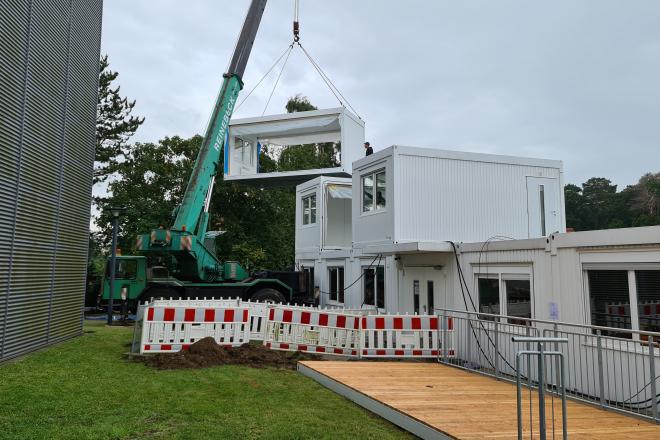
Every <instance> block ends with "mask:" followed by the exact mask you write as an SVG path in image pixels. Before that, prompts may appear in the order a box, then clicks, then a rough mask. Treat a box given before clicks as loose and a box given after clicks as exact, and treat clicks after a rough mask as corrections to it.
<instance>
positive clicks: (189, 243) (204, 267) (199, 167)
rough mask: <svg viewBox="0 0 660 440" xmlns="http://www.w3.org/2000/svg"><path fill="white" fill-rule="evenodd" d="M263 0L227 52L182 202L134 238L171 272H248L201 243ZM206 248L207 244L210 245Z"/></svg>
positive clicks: (228, 275)
mask: <svg viewBox="0 0 660 440" xmlns="http://www.w3.org/2000/svg"><path fill="white" fill-rule="evenodd" d="M266 1H267V0H252V2H251V3H250V8H249V9H248V13H247V16H246V18H245V22H244V23H243V28H242V29H241V34H240V36H239V39H238V42H237V43H236V48H235V50H234V54H233V56H232V60H231V63H230V64H229V69H228V71H227V73H225V74H224V75H223V77H224V80H223V84H222V88H221V89H220V93H219V94H218V97H217V99H216V103H215V107H214V109H213V114H212V116H211V120H210V121H209V125H208V127H207V129H206V133H205V135H204V141H203V143H202V147H201V148H200V150H199V153H198V154H197V160H196V161H195V166H194V167H193V171H192V175H191V177H190V180H189V181H188V186H187V187H186V192H185V194H184V197H183V201H182V203H181V205H180V206H179V207H178V208H177V211H176V218H175V220H174V225H173V226H172V228H171V229H170V230H164V229H156V230H153V231H152V232H151V234H148V235H142V236H140V237H138V241H137V249H138V250H140V251H143V252H153V253H159V254H165V255H169V256H171V257H172V258H174V260H175V266H176V270H175V274H176V276H177V277H178V278H180V279H185V280H189V281H199V280H201V281H208V282H214V281H223V280H242V279H245V278H247V276H248V274H247V272H246V271H245V270H244V269H243V268H242V267H240V265H238V264H237V263H225V264H223V263H221V262H220V261H219V260H218V259H217V257H216V256H215V252H214V249H209V248H207V247H206V246H205V245H204V239H205V235H206V232H207V227H208V220H209V219H208V207H209V203H210V198H211V194H212V191H213V183H214V180H215V176H216V174H217V172H218V168H219V167H218V165H219V161H220V155H221V153H222V147H223V145H224V142H225V136H226V134H227V129H228V127H229V120H230V119H231V116H232V113H233V111H234V107H235V105H236V100H237V99H238V94H239V93H240V91H241V89H242V88H243V81H242V77H243V73H244V72H245V66H246V64H247V61H248V58H249V57H250V51H251V50H252V45H253V44H254V40H255V38H256V35H257V30H258V29H259V24H260V22H261V17H262V16H263V12H264V9H265V7H266ZM210 247H211V246H210Z"/></svg>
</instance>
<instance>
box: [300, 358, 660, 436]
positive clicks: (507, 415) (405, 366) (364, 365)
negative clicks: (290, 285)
mask: <svg viewBox="0 0 660 440" xmlns="http://www.w3.org/2000/svg"><path fill="white" fill-rule="evenodd" d="M300 364H302V365H303V367H306V368H307V369H310V370H313V371H314V372H316V373H317V374H318V373H320V375H321V376H325V378H328V379H330V380H332V381H334V382H338V383H340V384H343V385H345V386H347V387H350V388H351V389H352V390H353V391H357V392H359V393H361V394H362V395H365V396H367V397H368V398H371V399H373V400H376V401H378V402H380V403H381V404H384V405H386V406H387V407H389V408H391V409H393V410H396V412H399V413H403V414H405V415H407V416H408V417H410V418H412V419H415V420H416V421H418V422H422V423H423V424H425V425H427V426H429V427H432V428H434V429H435V430H437V431H439V432H441V433H443V434H445V438H446V437H450V438H457V439H514V438H516V437H517V417H516V386H515V384H512V383H509V382H504V381H497V380H495V379H492V378H490V377H486V376H483V375H480V374H476V373H470V372H468V371H465V370H461V369H458V368H454V367H449V366H445V365H440V364H435V363H418V362H359V361H305V362H301V363H300ZM303 369H304V368H303ZM523 396H524V401H523V403H524V405H525V406H524V408H526V411H524V412H523V417H524V418H527V421H526V424H525V431H526V432H527V435H526V437H525V438H530V437H529V403H530V402H529V398H530V395H529V391H528V390H525V392H524V393H523ZM531 397H532V403H533V414H534V418H533V423H534V425H535V426H536V429H535V431H536V433H535V435H534V438H538V405H536V404H537V403H538V400H537V399H538V396H537V395H536V393H533V394H532V396H531ZM547 400H548V402H547V403H546V406H547V408H546V413H547V414H548V419H550V415H551V411H552V403H551V401H550V398H549V397H548V399H547ZM358 403H359V402H358ZM363 406H366V405H363ZM554 408H555V415H556V417H555V419H556V420H555V435H556V438H561V402H560V401H559V400H558V399H555V401H554ZM567 414H568V431H569V438H570V439H593V440H597V439H598V440H601V439H602V440H609V439H612V440H613V439H630V440H633V439H635V440H640V439H645V440H651V439H659V440H660V426H658V425H655V424H653V423H650V422H646V421H644V420H640V419H637V418H634V417H628V416H625V415H622V414H619V413H615V412H612V411H604V410H601V409H599V408H597V407H594V406H591V405H586V404H582V403H579V402H574V401H571V400H569V401H568V409H567ZM392 421H394V420H392ZM394 422H395V421H394ZM547 432H548V438H549V439H550V438H552V422H551V421H550V420H548V431H547Z"/></svg>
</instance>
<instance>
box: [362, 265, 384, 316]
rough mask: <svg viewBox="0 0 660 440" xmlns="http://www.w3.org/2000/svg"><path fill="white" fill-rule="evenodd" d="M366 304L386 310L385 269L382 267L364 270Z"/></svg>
mask: <svg viewBox="0 0 660 440" xmlns="http://www.w3.org/2000/svg"><path fill="white" fill-rule="evenodd" d="M363 278H364V284H363V286H364V293H363V294H364V304H365V305H368V306H376V307H378V308H379V309H384V308H385V268H383V267H382V266H378V267H375V268H374V267H370V268H366V269H364V274H363Z"/></svg>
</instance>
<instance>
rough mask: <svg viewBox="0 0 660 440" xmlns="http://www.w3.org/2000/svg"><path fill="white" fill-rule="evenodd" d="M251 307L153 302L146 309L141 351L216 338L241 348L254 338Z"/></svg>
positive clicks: (171, 349)
mask: <svg viewBox="0 0 660 440" xmlns="http://www.w3.org/2000/svg"><path fill="white" fill-rule="evenodd" d="M249 315H250V311H249V309H248V308H247V307H186V306H180V307H179V306H176V307H175V306H166V305H158V304H150V305H148V306H146V307H145V308H144V317H143V320H142V337H141V340H140V353H169V352H176V351H180V350H185V349H187V348H188V347H189V346H190V344H193V343H195V342H196V341H198V340H200V339H202V338H205V337H209V336H210V337H212V338H213V339H214V340H215V341H216V342H217V343H218V344H220V345H224V346H231V347H237V346H240V345H242V344H245V343H247V342H249V341H250V327H249V319H250V318H249Z"/></svg>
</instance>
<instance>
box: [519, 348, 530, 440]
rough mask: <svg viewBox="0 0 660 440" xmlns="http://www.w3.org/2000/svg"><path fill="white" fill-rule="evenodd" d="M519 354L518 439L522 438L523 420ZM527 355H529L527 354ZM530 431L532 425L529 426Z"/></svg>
mask: <svg viewBox="0 0 660 440" xmlns="http://www.w3.org/2000/svg"><path fill="white" fill-rule="evenodd" d="M520 356H521V353H517V354H516V411H517V413H518V440H522V438H523V421H522V383H521V381H520ZM528 357H529V355H528ZM529 429H530V432H531V430H532V426H531V425H530V427H529Z"/></svg>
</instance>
